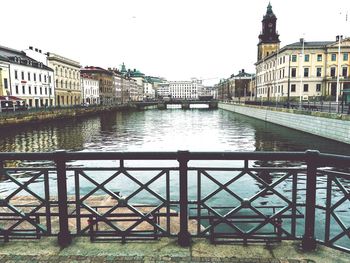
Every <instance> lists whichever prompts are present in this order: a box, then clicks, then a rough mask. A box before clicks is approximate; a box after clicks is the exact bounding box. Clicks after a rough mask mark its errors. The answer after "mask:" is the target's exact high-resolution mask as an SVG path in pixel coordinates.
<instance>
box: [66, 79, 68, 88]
mask: <svg viewBox="0 0 350 263" xmlns="http://www.w3.org/2000/svg"><path fill="white" fill-rule="evenodd" d="M67 88H68V82H67V80H66V89H67Z"/></svg>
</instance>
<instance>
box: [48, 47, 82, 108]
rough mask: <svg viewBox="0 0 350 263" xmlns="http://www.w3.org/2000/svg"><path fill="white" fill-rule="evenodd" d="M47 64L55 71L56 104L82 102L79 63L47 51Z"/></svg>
mask: <svg viewBox="0 0 350 263" xmlns="http://www.w3.org/2000/svg"><path fill="white" fill-rule="evenodd" d="M46 55H47V63H48V66H49V67H50V68H52V69H54V71H55V80H54V83H55V98H56V105H57V106H72V105H79V104H81V103H82V89H81V80H80V64H79V62H77V61H74V60H71V59H68V58H65V57H63V56H60V55H57V54H55V53H50V52H47V53H46Z"/></svg>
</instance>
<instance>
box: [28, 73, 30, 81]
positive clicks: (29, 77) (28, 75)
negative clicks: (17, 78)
mask: <svg viewBox="0 0 350 263" xmlns="http://www.w3.org/2000/svg"><path fill="white" fill-rule="evenodd" d="M28 80H30V72H28Z"/></svg>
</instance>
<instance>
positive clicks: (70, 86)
mask: <svg viewBox="0 0 350 263" xmlns="http://www.w3.org/2000/svg"><path fill="white" fill-rule="evenodd" d="M69 88H70V89H72V82H71V81H69Z"/></svg>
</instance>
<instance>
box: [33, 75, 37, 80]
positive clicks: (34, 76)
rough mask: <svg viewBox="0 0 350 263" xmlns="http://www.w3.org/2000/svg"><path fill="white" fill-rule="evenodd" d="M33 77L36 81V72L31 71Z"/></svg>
mask: <svg viewBox="0 0 350 263" xmlns="http://www.w3.org/2000/svg"><path fill="white" fill-rule="evenodd" d="M33 79H34V81H36V73H33Z"/></svg>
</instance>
